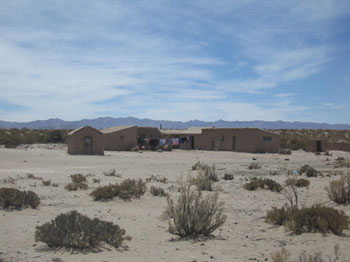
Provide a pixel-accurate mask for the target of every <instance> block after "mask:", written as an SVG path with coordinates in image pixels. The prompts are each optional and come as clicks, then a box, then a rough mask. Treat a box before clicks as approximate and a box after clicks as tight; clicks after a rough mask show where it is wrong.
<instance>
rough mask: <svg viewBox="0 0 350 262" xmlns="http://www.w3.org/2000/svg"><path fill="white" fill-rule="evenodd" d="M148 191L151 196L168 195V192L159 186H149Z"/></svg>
mask: <svg viewBox="0 0 350 262" xmlns="http://www.w3.org/2000/svg"><path fill="white" fill-rule="evenodd" d="M149 191H150V193H151V194H152V196H160V197H166V196H168V193H166V192H165V190H164V189H163V188H161V187H155V186H151V188H150V190H149Z"/></svg>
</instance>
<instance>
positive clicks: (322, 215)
mask: <svg viewBox="0 0 350 262" xmlns="http://www.w3.org/2000/svg"><path fill="white" fill-rule="evenodd" d="M349 225H350V220H349V217H348V216H347V215H345V213H344V211H342V210H341V211H339V210H337V209H334V208H331V207H325V206H321V205H314V206H312V207H303V208H301V209H293V212H292V213H291V215H290V218H289V220H288V222H287V223H286V226H287V228H288V229H289V230H291V231H292V232H293V233H295V234H301V233H304V232H320V233H324V234H325V233H328V232H332V233H333V234H335V235H341V234H342V233H343V230H344V229H349Z"/></svg>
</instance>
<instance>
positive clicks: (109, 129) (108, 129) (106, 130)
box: [100, 126, 136, 134]
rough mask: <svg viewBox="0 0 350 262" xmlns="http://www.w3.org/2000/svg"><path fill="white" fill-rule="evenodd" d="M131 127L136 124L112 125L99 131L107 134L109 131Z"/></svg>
mask: <svg viewBox="0 0 350 262" xmlns="http://www.w3.org/2000/svg"><path fill="white" fill-rule="evenodd" d="M131 127H136V126H113V127H109V128H105V129H102V130H100V131H101V132H102V133H104V134H109V133H114V132H117V131H121V130H124V129H128V128H131Z"/></svg>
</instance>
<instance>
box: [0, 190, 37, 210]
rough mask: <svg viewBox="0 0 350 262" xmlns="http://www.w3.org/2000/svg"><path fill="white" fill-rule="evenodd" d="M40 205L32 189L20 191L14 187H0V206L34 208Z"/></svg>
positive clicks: (5, 207) (6, 207) (4, 207)
mask: <svg viewBox="0 0 350 262" xmlns="http://www.w3.org/2000/svg"><path fill="white" fill-rule="evenodd" d="M39 205H40V198H39V197H38V195H37V194H35V193H34V192H33V191H20V190H18V189H15V188H6V187H3V188H0V207H1V208H3V209H9V208H16V209H20V208H23V207H24V208H26V207H31V208H36V207H37V206H39Z"/></svg>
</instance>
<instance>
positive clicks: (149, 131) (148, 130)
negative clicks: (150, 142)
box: [137, 127, 162, 139]
mask: <svg viewBox="0 0 350 262" xmlns="http://www.w3.org/2000/svg"><path fill="white" fill-rule="evenodd" d="M140 137H142V138H152V139H161V138H162V137H161V133H160V131H159V129H158V128H156V127H137V139H138V138H140Z"/></svg>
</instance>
